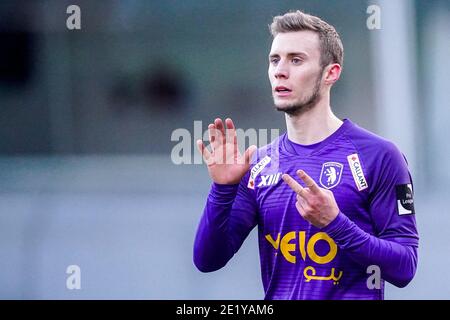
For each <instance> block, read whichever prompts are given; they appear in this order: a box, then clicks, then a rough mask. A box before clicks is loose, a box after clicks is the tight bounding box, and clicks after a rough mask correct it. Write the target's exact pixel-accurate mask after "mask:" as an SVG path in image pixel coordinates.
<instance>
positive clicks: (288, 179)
mask: <svg viewBox="0 0 450 320" xmlns="http://www.w3.org/2000/svg"><path fill="white" fill-rule="evenodd" d="M281 177H282V178H283V180H284V182H286V183H287V184H288V185H289V187H291V189H292V190H294V192H295V193H296V194H298V195H300V196H301V195H303V194H304V192H305V190H303V187H302V186H301V185H300V184H299V183H298V182H297V181H295V180H294V178H292V177H291V176H290V175H288V174H286V173H285V174H283V175H282V176H281Z"/></svg>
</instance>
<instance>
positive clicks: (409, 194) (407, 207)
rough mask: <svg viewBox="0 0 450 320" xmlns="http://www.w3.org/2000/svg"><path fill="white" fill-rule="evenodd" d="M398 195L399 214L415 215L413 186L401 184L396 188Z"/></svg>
mask: <svg viewBox="0 0 450 320" xmlns="http://www.w3.org/2000/svg"><path fill="white" fill-rule="evenodd" d="M395 191H396V193H397V209H398V214H399V215H400V216H401V215H404V214H414V213H415V211H414V193H413V189H412V184H411V183H408V184H399V185H396V186H395Z"/></svg>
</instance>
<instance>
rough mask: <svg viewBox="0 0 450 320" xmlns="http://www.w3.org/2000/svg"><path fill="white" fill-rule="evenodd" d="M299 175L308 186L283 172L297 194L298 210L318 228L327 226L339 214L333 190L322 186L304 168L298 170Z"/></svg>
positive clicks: (284, 177)
mask: <svg viewBox="0 0 450 320" xmlns="http://www.w3.org/2000/svg"><path fill="white" fill-rule="evenodd" d="M297 175H298V176H299V177H300V179H302V180H303V182H304V183H305V184H306V188H303V187H302V186H301V185H300V184H299V183H298V182H297V181H295V180H294V179H293V178H292V177H291V176H290V175H288V174H283V176H282V178H283V180H284V182H286V183H287V184H288V185H289V187H291V189H292V190H294V191H295V193H296V194H297V202H296V203H295V206H296V208H297V210H298V212H299V213H300V215H301V216H302V217H303V218H304V219H305V220H307V221H309V222H310V223H311V224H313V225H314V226H316V227H318V228H323V227H325V226H327V225H328V224H329V223H330V222H331V221H333V220H334V219H335V218H336V217H337V215H338V214H339V207H338V205H337V203H336V200H335V199H334V195H333V192H331V191H330V190H327V189H323V188H320V187H319V186H318V185H317V184H316V183H315V182H314V180H313V179H312V178H311V177H310V176H308V175H307V174H306V173H305V172H304V171H303V170H298V171H297Z"/></svg>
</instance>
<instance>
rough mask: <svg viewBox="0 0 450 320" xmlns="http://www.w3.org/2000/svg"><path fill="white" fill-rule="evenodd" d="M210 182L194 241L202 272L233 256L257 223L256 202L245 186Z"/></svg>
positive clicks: (244, 183) (218, 267) (197, 259)
mask: <svg viewBox="0 0 450 320" xmlns="http://www.w3.org/2000/svg"><path fill="white" fill-rule="evenodd" d="M246 178H248V175H245V176H244V178H243V179H242V181H241V183H240V184H239V185H221V184H216V183H213V185H212V187H211V191H210V193H209V195H208V200H207V202H206V206H205V209H204V211H203V216H202V218H201V220H200V224H199V226H198V229H197V234H196V237H195V243H194V263H195V265H196V266H197V268H198V269H199V270H200V271H202V272H211V271H216V270H218V269H220V268H222V267H223V266H225V264H226V263H227V262H228V261H229V260H230V259H231V258H232V257H233V255H234V254H235V253H236V252H237V251H238V250H239V248H240V247H241V245H242V243H243V242H244V240H245V238H246V237H247V236H248V234H249V233H250V231H251V230H252V229H253V228H254V227H255V226H256V223H257V217H256V212H257V208H256V204H255V201H254V198H253V197H252V195H251V194H250V190H249V189H248V188H247V186H246V181H247V179H246Z"/></svg>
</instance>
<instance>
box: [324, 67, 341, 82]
mask: <svg viewBox="0 0 450 320" xmlns="http://www.w3.org/2000/svg"><path fill="white" fill-rule="evenodd" d="M341 72H342V67H341V65H340V64H339V63H333V64H329V65H328V66H326V67H325V70H324V73H323V75H324V79H323V81H324V83H325V84H330V85H333V84H334V83H335V82H336V81H338V80H339V77H340V76H341Z"/></svg>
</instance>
